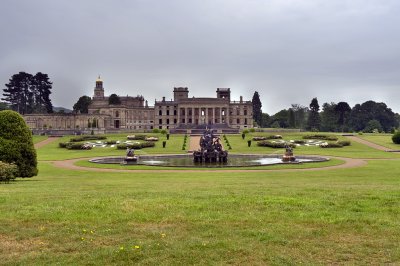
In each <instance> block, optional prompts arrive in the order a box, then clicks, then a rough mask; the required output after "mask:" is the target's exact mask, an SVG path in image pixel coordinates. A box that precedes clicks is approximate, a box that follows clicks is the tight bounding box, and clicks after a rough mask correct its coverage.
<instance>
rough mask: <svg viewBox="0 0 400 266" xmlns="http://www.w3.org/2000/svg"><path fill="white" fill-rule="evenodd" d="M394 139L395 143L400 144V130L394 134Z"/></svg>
mask: <svg viewBox="0 0 400 266" xmlns="http://www.w3.org/2000/svg"><path fill="white" fill-rule="evenodd" d="M392 141H393V143H394V144H400V132H397V133H395V134H394V135H393V136H392Z"/></svg>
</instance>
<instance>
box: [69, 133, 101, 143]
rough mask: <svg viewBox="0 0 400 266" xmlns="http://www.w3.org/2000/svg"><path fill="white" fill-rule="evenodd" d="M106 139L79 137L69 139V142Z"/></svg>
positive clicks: (91, 136)
mask: <svg viewBox="0 0 400 266" xmlns="http://www.w3.org/2000/svg"><path fill="white" fill-rule="evenodd" d="M103 139H107V137H106V136H93V135H90V136H80V137H74V138H71V139H70V142H81V141H88V140H103Z"/></svg>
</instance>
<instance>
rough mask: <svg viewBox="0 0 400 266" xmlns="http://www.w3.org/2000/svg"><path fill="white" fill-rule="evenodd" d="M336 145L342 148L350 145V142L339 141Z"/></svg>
mask: <svg viewBox="0 0 400 266" xmlns="http://www.w3.org/2000/svg"><path fill="white" fill-rule="evenodd" d="M337 143H338V144H340V145H342V146H343V147H344V146H350V145H351V141H349V140H341V141H338V142H337Z"/></svg>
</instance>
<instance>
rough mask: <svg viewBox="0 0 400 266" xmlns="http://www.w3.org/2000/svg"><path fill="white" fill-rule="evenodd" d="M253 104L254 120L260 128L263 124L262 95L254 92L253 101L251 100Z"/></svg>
mask: <svg viewBox="0 0 400 266" xmlns="http://www.w3.org/2000/svg"><path fill="white" fill-rule="evenodd" d="M251 102H252V103H253V119H254V121H255V122H256V123H257V125H258V126H261V124H262V111H261V107H262V104H261V101H260V95H259V94H258V92H257V91H255V92H254V94H253V99H252V100H251Z"/></svg>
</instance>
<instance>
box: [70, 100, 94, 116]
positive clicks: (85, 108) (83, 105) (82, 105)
mask: <svg viewBox="0 0 400 266" xmlns="http://www.w3.org/2000/svg"><path fill="white" fill-rule="evenodd" d="M91 103H92V98H90V97H89V96H86V95H84V96H81V97H80V98H79V100H78V101H77V102H76V103H75V104H74V107H73V109H74V111H75V112H80V113H81V114H87V113H88V112H89V105H90V104H91Z"/></svg>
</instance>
